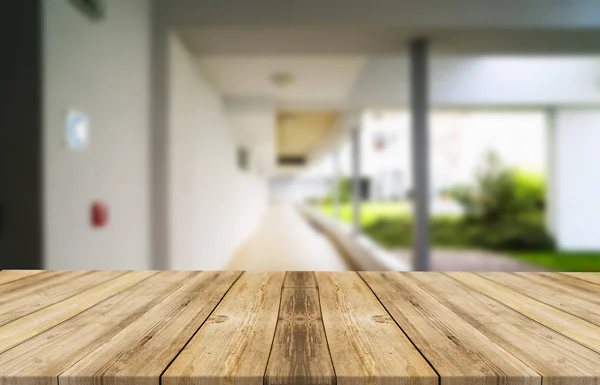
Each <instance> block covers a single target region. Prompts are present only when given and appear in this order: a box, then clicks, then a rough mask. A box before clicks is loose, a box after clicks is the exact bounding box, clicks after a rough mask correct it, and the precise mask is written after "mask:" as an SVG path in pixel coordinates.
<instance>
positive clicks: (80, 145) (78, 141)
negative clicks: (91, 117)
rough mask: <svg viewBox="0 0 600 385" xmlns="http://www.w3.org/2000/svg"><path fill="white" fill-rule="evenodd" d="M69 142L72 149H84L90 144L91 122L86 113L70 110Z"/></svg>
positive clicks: (67, 134)
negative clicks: (89, 122)
mask: <svg viewBox="0 0 600 385" xmlns="http://www.w3.org/2000/svg"><path fill="white" fill-rule="evenodd" d="M66 136H67V138H66V139H67V144H68V146H69V148H70V149H72V150H83V149H85V148H86V147H87V145H88V139H89V124H88V118H87V116H86V115H85V114H83V113H82V112H79V111H69V112H68V113H67V121H66Z"/></svg>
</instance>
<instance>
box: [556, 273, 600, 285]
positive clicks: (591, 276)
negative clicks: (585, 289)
mask: <svg viewBox="0 0 600 385" xmlns="http://www.w3.org/2000/svg"><path fill="white" fill-rule="evenodd" d="M561 274H564V275H568V276H569V277H574V278H578V279H581V280H583V281H586V282H591V283H595V284H598V285H600V274H598V273H561Z"/></svg>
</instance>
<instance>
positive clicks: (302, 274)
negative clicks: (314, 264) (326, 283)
mask: <svg viewBox="0 0 600 385" xmlns="http://www.w3.org/2000/svg"><path fill="white" fill-rule="evenodd" d="M283 287H314V288H316V287H317V281H316V280H315V275H314V273H313V272H312V271H288V272H287V273H286V275H285V281H284V282H283Z"/></svg>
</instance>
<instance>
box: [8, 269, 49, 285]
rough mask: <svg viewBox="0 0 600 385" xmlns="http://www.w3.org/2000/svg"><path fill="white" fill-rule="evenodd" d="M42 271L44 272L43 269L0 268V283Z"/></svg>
mask: <svg viewBox="0 0 600 385" xmlns="http://www.w3.org/2000/svg"><path fill="white" fill-rule="evenodd" d="M42 272H44V270H2V271H0V285H4V284H5V283H8V282H12V281H16V280H19V279H21V278H26V277H29V276H32V275H35V274H40V273H42Z"/></svg>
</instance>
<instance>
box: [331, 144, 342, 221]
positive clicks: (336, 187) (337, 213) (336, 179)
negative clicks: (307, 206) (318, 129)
mask: <svg viewBox="0 0 600 385" xmlns="http://www.w3.org/2000/svg"><path fill="white" fill-rule="evenodd" d="M340 174H341V170H340V151H339V150H335V151H334V152H333V180H332V183H331V184H332V186H331V188H332V190H333V191H332V195H333V217H334V218H335V219H341V210H340V179H341V177H340Z"/></svg>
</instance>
